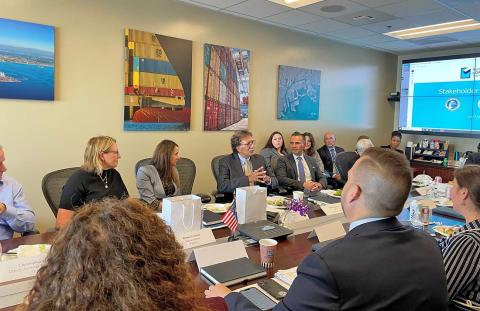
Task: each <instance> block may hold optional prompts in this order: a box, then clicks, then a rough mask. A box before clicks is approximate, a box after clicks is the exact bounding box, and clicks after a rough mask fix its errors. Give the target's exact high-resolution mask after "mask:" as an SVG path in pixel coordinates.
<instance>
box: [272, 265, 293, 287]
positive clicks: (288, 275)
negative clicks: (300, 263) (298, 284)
mask: <svg viewBox="0 0 480 311" xmlns="http://www.w3.org/2000/svg"><path fill="white" fill-rule="evenodd" d="M275 277H276V278H277V279H279V280H280V281H282V282H284V283H285V284H288V286H291V285H292V283H293V280H295V278H296V277H297V267H293V268H290V269H287V270H278V271H277V272H276V273H275Z"/></svg>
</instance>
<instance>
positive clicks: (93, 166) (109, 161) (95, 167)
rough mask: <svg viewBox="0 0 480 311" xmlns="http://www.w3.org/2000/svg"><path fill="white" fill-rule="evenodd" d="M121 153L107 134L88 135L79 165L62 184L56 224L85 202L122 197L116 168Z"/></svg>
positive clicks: (64, 221) (60, 224) (122, 187)
mask: <svg viewBox="0 0 480 311" xmlns="http://www.w3.org/2000/svg"><path fill="white" fill-rule="evenodd" d="M118 159H120V154H119V152H118V147H117V142H116V140H115V139H113V138H112V137H109V136H98V137H93V138H90V140H89V141H88V143H87V148H86V149H85V155H84V163H83V165H82V167H81V168H80V169H79V170H78V171H76V172H75V173H73V174H72V176H70V178H69V179H68V181H67V183H66V184H65V186H64V187H63V191H62V196H61V198H60V208H59V210H58V213H57V228H62V227H63V226H65V225H66V224H67V223H68V221H69V220H70V218H71V217H72V215H73V212H74V211H75V210H77V209H79V208H80V207H82V206H83V205H84V204H86V203H89V202H92V201H95V200H100V199H103V198H105V197H115V198H118V199H120V198H125V197H128V191H127V188H126V187H125V184H124V183H123V180H122V177H121V176H120V174H119V173H118V172H117V170H115V167H117V165H118Z"/></svg>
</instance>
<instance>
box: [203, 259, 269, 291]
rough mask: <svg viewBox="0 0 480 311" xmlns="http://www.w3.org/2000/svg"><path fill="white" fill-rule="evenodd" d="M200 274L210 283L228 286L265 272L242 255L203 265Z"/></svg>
mask: <svg viewBox="0 0 480 311" xmlns="http://www.w3.org/2000/svg"><path fill="white" fill-rule="evenodd" d="M200 274H201V275H203V276H204V277H205V278H206V279H207V280H208V281H209V282H211V283H212V284H219V283H222V284H223V285H225V286H230V285H235V284H238V283H242V282H243V281H247V280H253V279H256V278H259V277H262V276H265V275H267V272H266V271H265V268H263V267H262V266H260V265H257V264H256V263H254V262H253V261H251V260H250V259H249V258H247V257H242V258H237V259H234V260H229V261H226V262H222V263H218V264H215V265H211V266H206V267H203V268H201V269H200Z"/></svg>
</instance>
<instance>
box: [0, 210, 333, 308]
mask: <svg viewBox="0 0 480 311" xmlns="http://www.w3.org/2000/svg"><path fill="white" fill-rule="evenodd" d="M310 207H311V211H310V212H309V213H308V215H309V217H310V218H312V217H321V216H324V215H325V214H324V213H323V211H322V210H321V209H318V208H317V207H315V206H314V205H310ZM213 233H214V236H215V238H217V239H219V238H224V237H227V236H228V235H229V234H230V230H229V229H228V228H221V229H215V230H213ZM55 236H56V232H46V233H41V234H37V235H31V236H26V237H20V238H14V239H10V240H4V241H0V243H1V244H2V248H3V252H6V251H8V250H10V249H13V248H16V247H18V246H19V245H31V244H41V243H52V242H53V241H54V239H55ZM307 236H308V233H304V234H299V235H296V236H290V237H288V238H284V239H281V240H279V243H278V246H277V249H276V254H275V262H274V266H273V267H272V268H269V269H267V278H271V277H273V275H274V273H275V272H276V271H277V270H279V269H289V268H292V267H295V266H297V265H298V264H299V263H300V262H301V261H302V260H303V258H305V256H307V255H308V254H310V253H311V248H312V245H313V244H315V243H317V242H318V240H317V238H312V239H307ZM246 250H247V253H248V256H249V257H250V259H252V260H253V261H254V262H256V263H260V247H259V246H258V245H255V246H250V247H247V248H246ZM189 265H190V268H191V271H192V274H193V276H194V282H195V285H196V287H197V289H198V290H199V291H201V292H202V293H203V291H204V290H205V289H207V288H208V286H209V284H208V283H206V281H204V280H203V279H202V277H201V276H200V274H199V273H198V269H197V264H196V262H195V261H192V262H190V263H189ZM258 280H260V279H256V280H253V281H250V282H244V283H242V284H238V285H236V286H232V287H231V288H232V289H236V288H240V287H243V286H246V285H248V284H253V283H256V282H257V281H258ZM13 310H15V307H8V308H2V309H0V311H13Z"/></svg>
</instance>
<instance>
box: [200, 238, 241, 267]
mask: <svg viewBox="0 0 480 311" xmlns="http://www.w3.org/2000/svg"><path fill="white" fill-rule="evenodd" d="M193 252H194V254H195V260H196V261H197V266H198V271H200V269H201V268H203V267H206V266H211V265H215V264H217V263H221V262H226V261H230V260H234V259H237V258H242V257H247V258H248V254H247V251H246V250H245V245H243V241H241V240H237V241H233V242H227V243H222V244H215V245H212V246H206V247H201V248H196V249H195V250H194V251H193Z"/></svg>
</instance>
